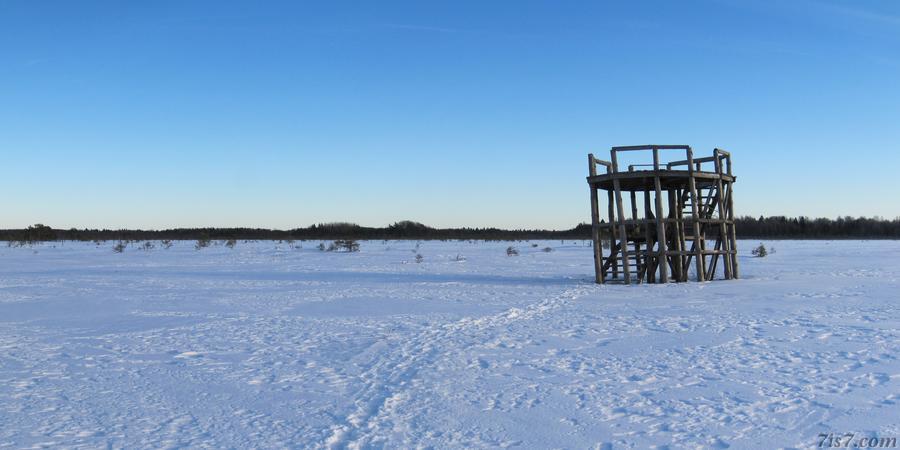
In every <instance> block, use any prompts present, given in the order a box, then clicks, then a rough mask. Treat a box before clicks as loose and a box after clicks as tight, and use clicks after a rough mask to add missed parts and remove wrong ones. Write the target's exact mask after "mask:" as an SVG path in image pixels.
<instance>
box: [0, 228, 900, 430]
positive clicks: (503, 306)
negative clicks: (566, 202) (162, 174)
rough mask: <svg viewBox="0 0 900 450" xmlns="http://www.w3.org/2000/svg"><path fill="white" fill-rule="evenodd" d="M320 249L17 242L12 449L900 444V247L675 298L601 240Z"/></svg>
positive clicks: (3, 325)
mask: <svg viewBox="0 0 900 450" xmlns="http://www.w3.org/2000/svg"><path fill="white" fill-rule="evenodd" d="M756 243H757V242H755V241H754V242H747V241H743V242H741V243H740V245H741V253H742V254H743V255H749V252H750V248H751V247H752V244H756ZM299 244H300V243H299V242H298V243H297V245H299ZM316 244H318V242H305V243H303V248H299V249H291V248H289V246H288V244H285V243H281V244H278V243H275V242H257V243H238V245H237V247H236V248H234V249H233V250H232V249H228V248H226V247H225V246H222V245H219V246H214V247H211V248H207V249H204V250H201V251H196V250H194V248H193V243H192V242H180V243H176V245H175V246H174V247H173V248H171V249H168V250H165V249H162V248H160V247H159V246H157V248H155V249H153V250H150V251H141V250H138V249H136V248H134V247H131V248H128V249H127V250H125V252H124V253H122V254H117V253H114V252H113V251H112V249H111V247H112V243H106V244H104V245H102V246H100V247H97V246H95V245H93V244H88V243H64V244H60V243H56V244H45V245H40V246H35V247H33V248H27V247H25V248H8V247H3V248H0V448H6V447H12V448H20V447H42V446H47V447H56V446H62V447H84V448H98V447H111V448H139V447H153V448H158V447H216V448H229V447H233V448H244V447H258V448H284V447H289V448H307V447H337V448H342V447H349V448H356V447H363V448H367V447H394V448H396V447H403V448H409V447H433V448H447V447H520V448H546V447H563V448H592V447H597V448H620V447H625V448H628V447H635V448H647V447H650V446H654V445H655V446H660V447H663V448H664V447H665V446H670V447H672V448H681V447H690V448H694V447H704V448H709V447H713V448H715V447H722V448H724V447H728V446H731V447H732V448H750V447H753V448H778V447H801V448H809V447H815V446H816V444H817V443H818V440H819V438H818V437H817V436H818V435H819V433H835V434H843V433H847V432H853V433H856V434H857V437H862V436H870V435H877V436H887V437H890V436H894V437H900V405H898V402H900V361H898V359H897V358H898V354H900V351H898V350H900V314H898V312H900V311H898V304H900V295H898V287H900V283H898V280H900V242H895V241H844V242H826V241H778V242H767V244H768V245H769V246H772V245H774V246H775V247H776V249H777V253H775V254H773V255H770V256H769V257H767V258H764V259H755V258H750V257H742V258H741V261H740V263H741V269H742V275H743V279H741V280H737V281H730V282H729V281H716V282H710V283H695V282H691V283H684V284H670V285H665V286H660V285H643V286H612V285H608V286H597V285H594V284H592V283H591V278H592V261H591V251H590V248H589V247H586V246H584V245H583V244H582V243H581V242H580V241H579V242H577V243H576V242H571V241H567V242H565V243H564V244H561V243H560V242H559V241H553V242H539V243H538V244H539V245H538V247H532V246H531V244H529V243H524V242H523V243H517V244H515V245H516V246H517V247H518V249H519V251H520V253H521V254H520V255H519V256H517V257H508V256H506V252H505V249H506V247H507V246H508V245H509V244H508V243H484V242H475V243H468V242H422V243H421V248H420V250H419V253H421V254H422V255H423V257H424V261H423V262H422V263H421V264H417V263H415V253H414V251H413V247H414V246H415V245H416V243H415V242H395V241H391V242H387V243H384V242H381V241H368V242H363V243H362V251H360V252H359V253H353V254H339V253H327V252H320V251H318V250H316V249H315V245H316ZM546 246H551V247H553V248H554V251H553V252H549V253H545V252H543V251H541V249H542V248H543V247H546ZM457 255H459V256H460V258H459V259H463V258H464V260H460V261H458V260H457Z"/></svg>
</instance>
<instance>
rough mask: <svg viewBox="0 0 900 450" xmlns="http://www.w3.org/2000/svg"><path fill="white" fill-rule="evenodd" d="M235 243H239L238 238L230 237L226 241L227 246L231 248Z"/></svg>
mask: <svg viewBox="0 0 900 450" xmlns="http://www.w3.org/2000/svg"><path fill="white" fill-rule="evenodd" d="M235 244H237V239H229V240H227V241H225V246H226V247H228V248H231V249H233V248H234V246H235Z"/></svg>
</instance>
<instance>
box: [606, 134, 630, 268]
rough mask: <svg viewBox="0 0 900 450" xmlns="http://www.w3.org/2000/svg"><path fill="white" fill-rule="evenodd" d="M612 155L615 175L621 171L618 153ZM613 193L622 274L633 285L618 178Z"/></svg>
mask: <svg viewBox="0 0 900 450" xmlns="http://www.w3.org/2000/svg"><path fill="white" fill-rule="evenodd" d="M610 153H611V154H612V168H613V173H615V172H618V171H619V163H618V161H617V158H616V151H615V150H613V151H611V152H610ZM613 191H614V194H615V196H616V209H617V210H618V213H619V247H621V251H622V272H624V274H625V283H627V284H631V267H629V261H628V232H627V231H626V230H625V208H624V205H622V189H621V185H620V183H619V179H618V178H614V179H613Z"/></svg>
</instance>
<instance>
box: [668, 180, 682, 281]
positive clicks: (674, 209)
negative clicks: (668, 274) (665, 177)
mask: <svg viewBox="0 0 900 450" xmlns="http://www.w3.org/2000/svg"><path fill="white" fill-rule="evenodd" d="M667 192H668V193H669V217H671V218H673V219H675V222H674V223H673V224H672V227H671V229H672V246H673V247H675V251H676V252H677V254H676V255H674V256H673V257H672V261H673V262H674V267H675V271H674V272H673V273H672V277H673V278H675V281H683V280H682V279H681V278H682V277H681V275H682V273H683V264H682V262H683V261H684V259H683V258H682V256H681V250H682V249H681V244H682V237H683V233H682V231H681V224H680V223H679V222H678V202H677V200H676V199H675V196H676V194H677V191H676V190H672V189H669V190H668V191H667Z"/></svg>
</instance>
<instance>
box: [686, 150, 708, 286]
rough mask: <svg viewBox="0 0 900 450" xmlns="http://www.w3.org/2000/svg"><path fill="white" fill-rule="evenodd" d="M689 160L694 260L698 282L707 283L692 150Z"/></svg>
mask: <svg viewBox="0 0 900 450" xmlns="http://www.w3.org/2000/svg"><path fill="white" fill-rule="evenodd" d="M687 160H688V189H690V191H691V222H693V228H694V245H693V247H694V259H695V264H696V265H697V281H706V273H704V270H703V269H704V267H703V262H704V261H703V249H702V247H701V242H702V237H701V236H700V220H699V219H700V214H699V211H698V209H697V206H698V205H697V204H698V203H699V202H700V198H699V197H698V196H697V183H696V180H695V179H694V154H693V151H691V148H690V147H688V149H687Z"/></svg>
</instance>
